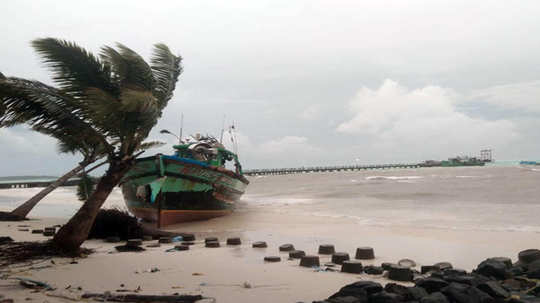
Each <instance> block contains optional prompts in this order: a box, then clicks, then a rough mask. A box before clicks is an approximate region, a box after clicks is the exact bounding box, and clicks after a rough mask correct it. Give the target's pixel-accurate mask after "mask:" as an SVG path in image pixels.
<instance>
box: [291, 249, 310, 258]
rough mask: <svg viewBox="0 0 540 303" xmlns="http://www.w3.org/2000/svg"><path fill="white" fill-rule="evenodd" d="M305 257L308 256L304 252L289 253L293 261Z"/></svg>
mask: <svg viewBox="0 0 540 303" xmlns="http://www.w3.org/2000/svg"><path fill="white" fill-rule="evenodd" d="M305 255H306V252H305V251H303V250H293V251H290V252H289V258H292V259H301V258H302V257H303V256H305Z"/></svg>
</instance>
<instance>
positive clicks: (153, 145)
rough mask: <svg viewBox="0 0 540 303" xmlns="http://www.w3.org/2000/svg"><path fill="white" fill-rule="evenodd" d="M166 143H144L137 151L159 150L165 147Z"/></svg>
mask: <svg viewBox="0 0 540 303" xmlns="http://www.w3.org/2000/svg"><path fill="white" fill-rule="evenodd" d="M165 144H167V143H165V142H161V141H147V142H143V143H141V145H140V146H139V148H137V149H136V150H135V151H141V150H148V149H152V148H158V147H161V146H164V145H165Z"/></svg>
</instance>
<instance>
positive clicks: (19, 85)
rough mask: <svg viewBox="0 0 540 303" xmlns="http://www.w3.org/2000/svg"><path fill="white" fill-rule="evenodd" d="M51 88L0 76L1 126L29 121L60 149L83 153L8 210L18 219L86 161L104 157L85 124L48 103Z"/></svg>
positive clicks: (74, 173)
mask: <svg viewBox="0 0 540 303" xmlns="http://www.w3.org/2000/svg"><path fill="white" fill-rule="evenodd" d="M54 90H55V89H54V88H51V87H48V86H46V85H44V84H42V83H39V82H37V81H28V80H24V79H19V78H15V77H10V78H5V77H4V78H0V100H1V101H2V102H1V103H0V107H2V108H3V113H0V127H10V126H14V125H17V124H22V123H28V124H30V125H32V128H33V129H34V130H36V131H38V132H41V133H43V134H46V135H50V136H52V137H54V138H56V139H58V140H59V150H60V152H63V153H77V152H79V153H81V154H82V155H83V160H82V161H81V162H80V163H79V164H78V165H77V166H76V167H75V168H73V169H72V170H70V171H69V172H67V173H66V174H64V175H63V176H62V177H60V178H59V179H57V180H56V181H55V182H53V183H51V184H50V185H48V186H47V187H45V188H44V189H43V190H41V191H40V192H38V193H37V194H36V195H34V196H33V197H32V198H30V199H29V200H27V201H26V202H24V203H23V204H21V205H20V206H18V207H17V208H16V209H15V210H13V211H12V212H11V215H14V216H17V217H19V218H21V219H22V218H25V217H26V216H27V215H28V213H29V212H30V211H31V210H32V209H33V208H34V206H36V204H37V203H38V202H39V201H41V199H43V198H44V197H45V196H46V195H47V194H49V193H50V192H51V191H53V190H54V189H56V188H57V187H59V186H60V185H62V184H64V183H65V182H66V181H67V180H68V179H69V178H71V177H73V176H75V175H77V174H78V173H79V172H80V171H82V170H83V169H84V168H85V167H86V166H88V165H89V164H91V163H93V162H95V161H96V160H98V159H100V158H102V157H104V156H105V153H104V152H103V145H102V144H101V142H100V141H99V139H98V138H96V137H93V136H91V135H84V132H85V130H86V129H85V125H84V124H80V123H77V122H78V121H77V120H75V119H74V117H70V116H68V115H65V113H64V112H63V111H62V108H60V107H59V106H57V105H56V104H55V103H54V101H52V102H51V99H53V98H54V96H53V95H51V94H52V93H54ZM53 121H54V123H53ZM102 164H104V163H103V162H102Z"/></svg>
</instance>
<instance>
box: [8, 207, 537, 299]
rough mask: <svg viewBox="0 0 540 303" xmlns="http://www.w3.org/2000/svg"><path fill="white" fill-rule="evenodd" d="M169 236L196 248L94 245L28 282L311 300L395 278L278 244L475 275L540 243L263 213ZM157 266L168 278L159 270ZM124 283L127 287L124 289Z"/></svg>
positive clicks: (16, 289) (35, 222) (12, 292)
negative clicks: (350, 269)
mask: <svg viewBox="0 0 540 303" xmlns="http://www.w3.org/2000/svg"><path fill="white" fill-rule="evenodd" d="M65 221H66V219H61V218H55V219H53V218H43V219H39V218H33V219H31V220H28V221H23V222H0V226H1V228H2V230H3V231H4V232H3V235H7V236H11V237H12V238H13V239H15V240H16V241H36V240H44V239H45V238H44V237H43V236H42V235H34V234H31V233H29V232H20V231H18V230H17V229H18V228H17V225H21V224H23V225H30V227H29V228H30V229H32V228H38V227H44V226H48V225H54V224H61V223H62V222H65ZM8 225H9V226H8ZM165 230H167V231H179V232H187V233H194V234H195V236H196V239H197V240H196V241H195V242H196V243H195V245H193V246H191V247H190V250H188V251H185V252H182V251H175V252H165V250H167V249H169V248H172V247H174V244H162V245H161V247H159V248H146V249H147V250H146V251H145V252H141V253H133V252H126V253H119V252H116V251H115V249H114V246H115V244H111V243H105V242H103V241H101V240H88V241H86V242H85V243H84V247H87V248H92V249H95V250H96V252H95V253H94V254H91V255H90V256H88V258H84V259H78V260H77V262H78V264H70V261H71V260H66V259H56V262H55V263H56V265H53V266H52V267H47V268H44V269H39V270H31V271H28V272H26V273H25V277H29V278H33V279H36V280H39V281H46V282H48V283H50V284H52V285H54V286H55V287H57V288H58V289H59V290H62V289H64V288H66V287H68V286H69V285H71V287H75V286H76V287H81V288H82V290H83V291H92V292H103V291H113V292H114V291H115V290H117V289H136V288H138V287H139V286H140V287H141V289H142V291H141V294H172V293H175V292H178V293H182V294H202V295H204V296H210V297H214V298H218V302H253V301H255V300H256V301H259V302H296V301H305V302H310V301H313V300H320V299H323V298H326V297H328V296H329V295H331V294H333V293H335V292H336V291H337V290H338V289H339V288H341V287H342V286H344V285H346V284H349V283H353V282H356V281H364V280H370V281H376V282H379V283H381V284H383V285H384V284H386V283H389V282H392V281H390V280H387V279H385V278H383V277H381V276H372V275H367V274H365V273H363V274H346V273H340V272H317V271H315V270H313V269H311V268H302V267H300V266H298V260H287V257H288V255H287V253H283V252H279V251H278V246H279V245H281V244H285V243H292V244H294V246H295V248H296V249H301V250H304V251H306V253H307V254H316V253H317V248H318V246H319V245H320V244H326V243H330V244H333V245H335V247H336V251H344V252H348V253H349V254H350V255H351V256H354V250H355V249H356V247H360V246H371V247H373V248H374V250H375V259H374V260H366V261H362V263H363V265H377V266H378V265H380V264H381V263H382V262H393V263H395V262H397V261H398V260H400V259H403V258H409V259H412V260H414V261H416V263H417V264H418V265H417V267H416V268H417V269H419V268H420V266H421V265H430V264H434V263H436V262H441V261H447V262H450V263H452V264H454V266H455V267H456V268H461V269H465V270H471V269H472V268H474V267H475V266H476V265H477V264H478V263H480V262H481V261H483V260H484V259H486V258H488V257H495V256H516V255H517V253H518V252H519V251H521V250H524V249H527V248H531V247H535V245H537V243H540V234H537V233H528V232H484V231H482V232H479V231H475V232H471V231H467V232H462V231H451V230H448V231H441V230H438V231H437V230H430V229H429V230H428V229H413V228H409V229H403V228H386V227H366V226H361V225H358V224H356V223H355V222H354V220H350V219H349V220H343V219H337V218H334V219H328V218H323V219H321V218H320V217H313V216H299V215H292V214H284V213H279V212H261V211H260V210H258V209H251V210H249V209H248V210H243V211H241V212H235V213H233V214H232V215H230V216H226V217H221V218H216V219H213V220H209V221H199V222H191V223H183V224H178V225H174V226H169V227H167V228H165ZM210 236H214V237H218V238H219V239H220V241H221V243H222V245H221V247H220V248H205V247H204V244H203V239H204V238H205V237H210ZM228 237H240V239H241V240H242V245H241V246H227V245H225V243H224V242H225V239H226V238H228ZM255 241H266V242H267V243H268V248H266V249H255V248H252V247H251V243H252V242H255ZM153 242H155V241H152V243H153ZM148 243H150V242H145V243H144V246H145V245H146V244H148ZM116 245H118V244H116ZM270 255H276V256H280V257H281V262H278V263H266V262H264V261H263V258H264V257H265V256H270ZM320 260H321V265H323V264H325V263H327V262H330V257H329V256H320ZM513 261H515V260H513ZM47 265H49V264H47ZM151 268H158V269H159V271H157V272H155V273H151V272H149V270H150V269H151ZM338 269H339V268H338ZM104 272H106V275H103V273H104ZM136 272H138V273H136ZM8 281H9V280H5V281H1V284H0V288H2V289H4V290H6V295H7V297H10V298H14V299H16V300H17V299H18V300H17V301H19V300H21V301H22V300H24V299H25V298H27V297H30V298H34V299H44V298H46V300H48V301H49V302H66V300H64V299H58V300H56V299H57V298H51V297H48V296H47V297H45V296H44V295H43V294H40V293H36V294H32V293H29V292H28V291H27V290H24V289H22V287H20V286H18V285H16V284H13V283H14V282H13V281H9V282H8ZM246 283H247V284H246ZM122 284H123V285H124V287H120V285H122ZM405 284H407V283H405ZM245 285H249V286H250V288H246V287H245Z"/></svg>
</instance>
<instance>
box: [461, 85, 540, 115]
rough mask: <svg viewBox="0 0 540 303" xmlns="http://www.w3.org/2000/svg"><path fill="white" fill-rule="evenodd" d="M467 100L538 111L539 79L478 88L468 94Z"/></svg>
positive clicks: (499, 106) (539, 108) (539, 106)
mask: <svg viewBox="0 0 540 303" xmlns="http://www.w3.org/2000/svg"><path fill="white" fill-rule="evenodd" d="M467 101H476V102H482V103H487V104H490V105H493V106H496V107H498V108H501V109H511V110H524V111H535V112H540V80H537V81H530V82H521V83H512V84H506V85H498V86H492V87H488V88H485V89H478V90H475V91H473V92H472V93H471V94H470V95H469V96H468V98H467Z"/></svg>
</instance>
